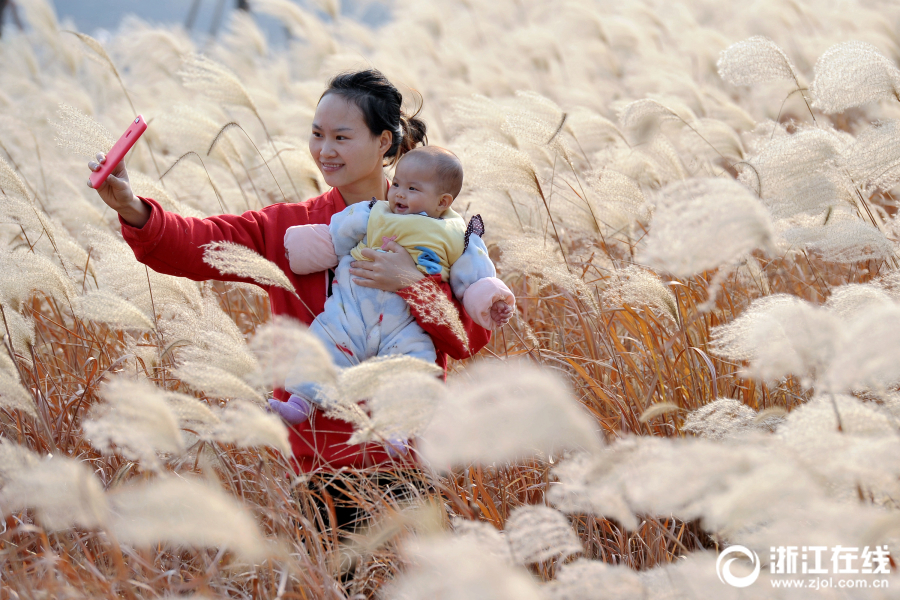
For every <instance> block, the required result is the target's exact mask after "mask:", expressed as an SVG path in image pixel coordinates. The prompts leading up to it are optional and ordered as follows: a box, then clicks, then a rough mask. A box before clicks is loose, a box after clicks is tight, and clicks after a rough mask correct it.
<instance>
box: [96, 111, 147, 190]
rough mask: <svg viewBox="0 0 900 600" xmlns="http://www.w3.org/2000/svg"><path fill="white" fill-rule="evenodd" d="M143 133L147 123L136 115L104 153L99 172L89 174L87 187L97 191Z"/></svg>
mask: <svg viewBox="0 0 900 600" xmlns="http://www.w3.org/2000/svg"><path fill="white" fill-rule="evenodd" d="M145 131H147V122H146V121H145V120H144V117H143V116H141V115H138V116H137V118H136V119H135V120H134V122H133V123H132V124H131V125H129V126H128V129H126V130H125V133H123V134H122V137H120V138H119V141H117V142H116V143H115V144H113V147H112V148H110V149H109V152H107V153H106V160H105V161H104V162H103V164H102V165H100V170H99V171H94V172H93V173H91V177H90V179H89V180H88V186H89V187H92V188H94V189H97V188H98V187H100V186H101V185H103V182H104V181H106V178H107V177H109V174H110V173H112V172H113V169H115V168H116V165H117V164H119V161H121V160H122V159H123V158H125V155H126V154H128V151H129V150H131V147H132V146H134V143H135V142H137V141H138V138H139V137H141V134H143V133H144V132H145Z"/></svg>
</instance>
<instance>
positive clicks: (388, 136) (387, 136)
mask: <svg viewBox="0 0 900 600" xmlns="http://www.w3.org/2000/svg"><path fill="white" fill-rule="evenodd" d="M393 143H394V135H393V134H392V133H391V132H390V131H388V130H387V129H385V130H384V131H382V132H381V138H380V139H379V140H378V151H379V152H380V153H381V156H384V155H385V153H387V151H388V150H390V149H391V145H392V144H393Z"/></svg>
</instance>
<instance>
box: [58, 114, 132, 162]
mask: <svg viewBox="0 0 900 600" xmlns="http://www.w3.org/2000/svg"><path fill="white" fill-rule="evenodd" d="M58 115H59V122H53V121H51V125H53V127H54V128H55V129H56V138H55V140H56V143H57V144H58V145H59V147H60V148H65V149H66V150H68V151H69V152H71V153H73V154H76V155H78V156H81V157H82V158H89V159H91V160H95V155H96V154H97V153H98V152H103V153H104V154H106V153H107V152H109V149H110V148H112V147H113V144H115V143H116V138H114V137H113V135H112V134H111V133H110V132H109V130H108V129H106V128H105V127H104V126H103V125H101V124H100V123H98V122H97V121H95V120H94V119H93V118H91V117H89V116H88V115H86V114H84V113H82V112H81V111H80V110H78V109H77V108H75V107H74V106H69V105H68V104H62V103H61V104H60V105H59V112H58Z"/></svg>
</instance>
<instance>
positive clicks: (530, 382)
mask: <svg viewBox="0 0 900 600" xmlns="http://www.w3.org/2000/svg"><path fill="white" fill-rule="evenodd" d="M445 398H446V399H445V401H444V402H443V403H441V404H440V406H438V409H437V411H436V413H435V416H434V419H433V420H432V422H431V424H430V425H429V426H428V428H427V429H426V430H425V431H424V432H423V433H422V446H421V448H422V454H423V456H424V457H425V458H426V459H427V460H429V461H430V462H431V463H432V465H434V466H435V467H436V468H441V469H443V468H446V467H449V466H450V465H453V464H467V463H470V462H473V461H482V462H493V461H504V460H515V459H516V458H522V457H526V456H531V455H534V454H536V453H545V454H552V453H554V452H560V451H562V450H564V449H573V448H574V449H578V448H586V449H595V448H598V447H599V445H600V438H599V436H598V434H597V431H596V428H595V427H594V426H593V425H591V423H592V419H590V418H589V416H588V414H587V413H586V412H585V409H584V408H583V407H582V406H581V405H580V404H579V403H578V401H577V400H575V398H574V397H572V392H571V389H570V388H569V386H568V384H566V383H565V381H563V380H562V379H561V378H560V377H559V376H558V375H556V374H554V373H553V372H551V371H548V370H542V369H539V368H537V367H534V366H530V365H527V364H523V363H515V364H505V363H493V362H484V363H480V364H477V365H475V366H473V367H470V368H468V369H467V370H466V375H465V376H457V377H454V378H453V379H452V380H451V382H450V384H449V388H448V390H447V394H446V397H445ZM498 423H503V427H501V428H499V429H498V428H497V424H498Z"/></svg>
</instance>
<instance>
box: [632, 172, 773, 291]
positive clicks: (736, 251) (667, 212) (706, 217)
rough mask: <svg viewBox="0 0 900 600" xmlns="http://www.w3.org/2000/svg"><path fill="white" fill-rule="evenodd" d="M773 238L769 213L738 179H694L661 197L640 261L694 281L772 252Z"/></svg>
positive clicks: (680, 184)
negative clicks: (749, 256)
mask: <svg viewBox="0 0 900 600" xmlns="http://www.w3.org/2000/svg"><path fill="white" fill-rule="evenodd" d="M686 231H690V232H691V235H685V234H684V233H685V232H686ZM774 235H775V234H774V231H773V229H772V223H771V220H770V218H769V213H768V211H767V210H766V208H765V207H764V206H763V205H762V203H760V202H759V200H757V199H756V198H755V197H754V195H753V194H752V193H751V192H750V190H748V189H747V188H746V187H744V186H743V185H741V184H740V183H738V182H736V181H734V180H733V179H691V180H688V181H684V182H678V183H673V184H671V185H669V186H667V187H665V188H664V189H663V190H662V191H661V192H660V195H659V200H658V201H657V205H656V212H655V213H654V215H653V222H652V226H651V228H650V235H649V236H648V237H647V245H646V246H645V248H644V249H643V251H642V252H641V253H640V254H639V256H638V261H639V262H642V263H645V264H648V265H651V266H653V267H655V268H657V269H660V270H662V271H667V272H669V273H672V274H673V275H676V276H678V277H690V276H692V275H695V274H697V273H700V272H702V271H706V270H709V269H714V268H716V267H719V266H722V265H725V264H729V263H732V262H734V261H736V260H737V259H739V258H741V257H743V256H745V255H747V254H748V253H749V252H751V251H752V250H755V249H757V248H769V247H771V246H772V239H773V238H774Z"/></svg>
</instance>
